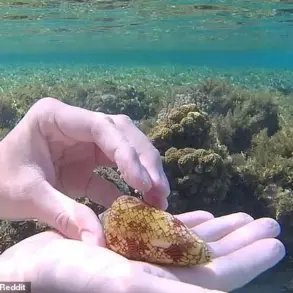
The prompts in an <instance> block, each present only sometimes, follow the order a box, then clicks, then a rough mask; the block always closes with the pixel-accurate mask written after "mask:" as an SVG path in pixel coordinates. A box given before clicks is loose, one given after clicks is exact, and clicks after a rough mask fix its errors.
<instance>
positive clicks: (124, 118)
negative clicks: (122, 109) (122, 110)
mask: <svg viewBox="0 0 293 293" xmlns="http://www.w3.org/2000/svg"><path fill="white" fill-rule="evenodd" d="M116 121H117V122H118V123H119V124H120V125H127V124H129V123H132V120H131V118H130V117H129V116H128V115H125V114H118V115H116Z"/></svg>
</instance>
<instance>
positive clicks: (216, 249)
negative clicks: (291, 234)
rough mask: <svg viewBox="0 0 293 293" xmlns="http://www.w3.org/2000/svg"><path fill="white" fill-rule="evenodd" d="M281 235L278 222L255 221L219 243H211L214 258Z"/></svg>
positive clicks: (271, 220) (270, 220)
mask: <svg viewBox="0 0 293 293" xmlns="http://www.w3.org/2000/svg"><path fill="white" fill-rule="evenodd" d="M279 234H280V226H279V224H278V222H277V221H275V220H273V219H270V218H262V219H258V220H255V221H253V222H251V223H248V224H247V225H245V226H243V227H241V228H239V229H237V230H235V231H233V232H232V233H230V234H228V235H227V236H225V237H224V238H222V239H220V240H219V241H217V242H213V243H210V244H209V246H210V248H211V250H212V251H213V257H214V258H216V257H220V256H224V255H227V254H230V253H232V252H234V251H236V250H238V249H241V248H243V247H245V246H247V245H250V244H252V243H253V242H256V241H258V240H261V239H263V238H274V237H277V236H278V235H279Z"/></svg>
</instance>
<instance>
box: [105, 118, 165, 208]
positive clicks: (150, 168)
mask: <svg viewBox="0 0 293 293" xmlns="http://www.w3.org/2000/svg"><path fill="white" fill-rule="evenodd" d="M109 116H110V117H111V118H112V119H113V121H114V123H115V125H116V126H117V128H118V129H120V130H121V132H123V133H124V135H125V136H126V137H127V140H128V141H129V143H130V145H131V146H132V147H133V148H134V149H135V150H136V152H137V154H138V156H139V160H140V162H141V164H142V165H143V166H144V168H145V170H146V171H147V173H148V174H149V176H150V179H151V182H152V188H151V189H150V190H149V191H147V192H146V193H145V194H144V199H145V200H146V201H147V202H148V203H149V204H151V205H153V206H156V207H158V208H162V209H164V210H165V209H166V208H167V207H168V202H167V197H168V195H169V194H170V186H169V182H168V179H167V177H166V175H165V172H164V170H163V164H162V160H161V157H160V154H159V152H158V150H157V149H156V148H155V147H154V146H153V145H152V143H151V142H150V140H149V139H148V138H147V136H146V135H145V134H144V133H143V132H141V131H140V130H139V129H138V128H137V127H136V126H135V125H134V123H133V122H132V120H131V119H130V118H129V117H128V116H126V115H109ZM130 166H131V165H129V167H130Z"/></svg>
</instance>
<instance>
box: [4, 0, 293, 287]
mask: <svg viewBox="0 0 293 293" xmlns="http://www.w3.org/2000/svg"><path fill="white" fill-rule="evenodd" d="M89 67H90V68H91V69H87V73H85V72H84V71H83V70H84V69H83V68H89ZM107 67H109V68H110V67H111V72H115V71H116V73H117V72H118V73H117V74H118V75H120V76H122V75H123V72H124V77H125V76H126V75H127V76H130V77H128V80H129V79H131V78H132V79H135V78H137V76H136V75H137V72H138V71H136V70H133V71H132V68H143V70H142V71H139V72H144V74H145V75H147V76H148V79H146V80H147V81H148V82H153V80H154V79H156V80H159V78H162V79H163V77H164V78H165V81H164V82H165V83H166V82H171V81H170V80H171V79H172V83H176V80H177V82H179V81H178V79H180V78H181V79H180V82H181V83H190V82H192V81H194V82H195V81H196V80H201V79H204V78H205V77H212V76H216V77H219V76H223V77H229V79H230V80H232V81H233V82H235V83H242V84H244V85H246V86H251V87H252V86H258V87H264V88H280V87H281V88H292V87H293V1H285V0H284V1H281V0H280V1H277V0H276V1H255V2H253V1H240V0H239V1H226V0H222V1H208V0H202V1H191V0H185V1H170V0H161V1H152V0H150V1H148V0H133V1H131V0H129V1H122V0H113V1H110V0H100V1H95V0H84V1H82V0H79V1H49V0H42V1H37V0H36V1H29V0H17V1H13V0H6V1H1V2H0V90H1V89H2V87H3V88H4V87H6V86H8V87H9V86H16V84H18V82H19V83H20V82H21V80H23V81H24V82H25V83H28V82H30V77H31V76H33V75H35V76H37V77H38V76H42V78H43V79H44V80H47V81H48V80H49V81H50V82H51V79H52V78H53V79H54V78H55V79H56V80H58V79H62V78H65V76H67V77H68V78H70V79H73V78H75V79H78V78H82V76H81V74H82V72H84V78H85V79H87V78H88V79H90V76H91V72H94V73H95V74H97V71H100V72H101V75H102V74H105V72H107V69H105V68H107ZM116 67H117V69H115V68H116ZM157 67H164V68H166V69H163V71H161V72H159V71H158V68H157ZM64 68H66V69H64ZM118 68H119V69H118ZM154 68H156V72H155V73H154V70H155V69H154ZM69 71H71V72H70V74H69V73H68V72H69ZM74 72H78V74H76V76H77V77H76V76H73V77H72V76H71V74H73V75H74ZM158 72H159V73H158ZM162 72H163V73H162ZM152 74H154V77H153V78H151V77H150V76H151V75H152ZM162 76H163V77H162ZM175 79H176V80H175ZM1 82H2V84H1ZM159 82H162V83H163V81H161V80H160V81H158V83H159ZM9 83H11V85H10V84H9ZM286 270H287V266H285V267H284V266H282V265H280V266H278V267H276V268H275V270H274V271H273V270H272V271H270V272H267V273H266V274H264V275H263V276H261V277H260V278H258V279H256V280H255V281H254V282H253V283H252V284H250V285H248V286H246V287H245V288H243V289H241V290H239V291H237V292H239V293H248V292H252V293H254V292H257V293H261V292H269V293H273V292H274V293H278V292H281V291H282V287H283V285H284V284H285V283H286V282H288V280H289V279H290V278H291V275H292V273H291V272H289V273H286V272H285V271H286Z"/></svg>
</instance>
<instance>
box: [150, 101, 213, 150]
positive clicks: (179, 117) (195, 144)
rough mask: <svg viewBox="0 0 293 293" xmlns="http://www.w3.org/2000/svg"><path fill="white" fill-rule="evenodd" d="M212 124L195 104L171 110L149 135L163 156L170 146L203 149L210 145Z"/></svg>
mask: <svg viewBox="0 0 293 293" xmlns="http://www.w3.org/2000/svg"><path fill="white" fill-rule="evenodd" d="M210 128H211V123H210V121H209V120H208V117H207V116H206V114H204V113H203V112H201V111H200V110H199V109H198V107H197V106H196V105H195V104H188V105H182V106H180V107H178V108H173V109H171V110H170V111H169V112H168V113H167V115H166V116H165V118H164V119H162V120H161V121H160V122H159V123H158V124H157V125H156V126H155V127H154V128H153V129H152V130H151V131H150V133H149V138H150V140H151V142H152V143H153V144H154V145H155V146H156V148H157V149H158V150H159V151H160V153H161V154H164V152H165V151H167V149H168V148H169V147H170V146H173V147H175V148H185V147H190V148H203V147H207V146H208V145H209V143H210V140H209V138H210V137H209V133H210Z"/></svg>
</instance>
